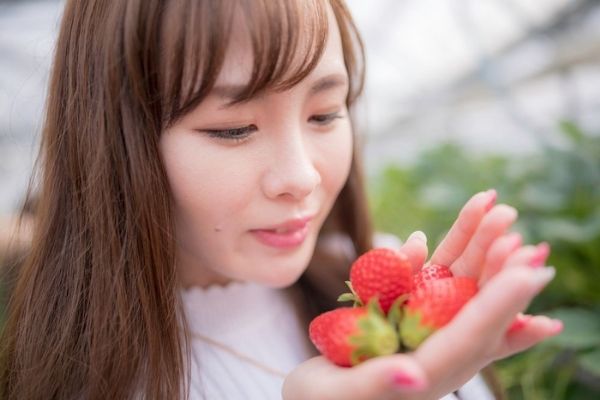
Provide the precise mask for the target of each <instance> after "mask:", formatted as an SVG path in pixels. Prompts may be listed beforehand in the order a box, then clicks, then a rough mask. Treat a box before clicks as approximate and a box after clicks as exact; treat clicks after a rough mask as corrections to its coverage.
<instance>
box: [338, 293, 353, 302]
mask: <svg viewBox="0 0 600 400" xmlns="http://www.w3.org/2000/svg"><path fill="white" fill-rule="evenodd" d="M355 300H356V297H355V296H354V294H352V293H343V294H341V295H340V297H338V299H337V301H340V302H344V301H355Z"/></svg>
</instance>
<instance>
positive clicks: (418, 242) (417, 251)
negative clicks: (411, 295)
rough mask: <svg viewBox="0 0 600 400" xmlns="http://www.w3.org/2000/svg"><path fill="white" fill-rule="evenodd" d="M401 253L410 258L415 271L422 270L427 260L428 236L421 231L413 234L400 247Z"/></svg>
mask: <svg viewBox="0 0 600 400" xmlns="http://www.w3.org/2000/svg"><path fill="white" fill-rule="evenodd" d="M400 251H401V252H402V253H404V254H406V255H407V256H408V259H409V260H410V263H411V264H412V267H413V271H418V270H420V269H421V267H422V266H423V264H424V263H425V260H426V259H427V253H428V249H427V236H425V234H424V233H423V232H421V231H415V232H413V233H412V234H411V235H410V236H409V237H408V239H406V242H404V244H403V245H402V247H400Z"/></svg>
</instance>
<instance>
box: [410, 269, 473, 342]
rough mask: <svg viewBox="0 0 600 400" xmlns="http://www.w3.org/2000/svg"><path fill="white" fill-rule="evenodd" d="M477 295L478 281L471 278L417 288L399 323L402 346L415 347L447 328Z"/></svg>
mask: <svg viewBox="0 0 600 400" xmlns="http://www.w3.org/2000/svg"><path fill="white" fill-rule="evenodd" d="M476 293H477V280H476V279H474V278H469V277H453V278H444V279H438V280H434V281H427V282H425V283H424V284H423V286H422V287H420V288H417V289H416V290H415V291H414V292H413V293H412V294H411V296H410V299H409V300H408V302H407V303H406V305H405V306H404V315H403V318H402V322H401V324H400V336H401V338H402V341H403V343H404V344H405V345H406V346H407V347H408V348H411V349H414V348H416V347H417V346H419V344H421V342H422V341H423V340H425V339H426V338H427V337H428V336H429V335H431V334H432V333H433V332H435V331H436V330H438V329H440V328H441V327H443V326H444V325H446V324H447V323H448V322H450V320H451V319H452V318H454V316H455V315H456V314H457V313H458V311H459V310H460V309H461V308H462V306H463V305H465V303H466V302H467V301H468V300H469V299H471V298H472V297H473V296H475V294H476Z"/></svg>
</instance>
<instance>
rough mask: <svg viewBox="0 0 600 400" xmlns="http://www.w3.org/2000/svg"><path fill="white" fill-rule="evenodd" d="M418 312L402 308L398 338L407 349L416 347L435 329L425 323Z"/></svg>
mask: <svg viewBox="0 0 600 400" xmlns="http://www.w3.org/2000/svg"><path fill="white" fill-rule="evenodd" d="M422 319H423V316H422V315H421V313H420V312H418V311H415V310H411V309H408V308H406V307H405V308H404V315H403V318H402V321H401V322H400V329H399V331H400V338H401V340H402V344H403V345H404V346H406V347H407V348H409V349H416V348H417V347H418V346H419V345H420V344H421V343H422V342H423V341H424V340H425V339H427V338H428V337H429V335H431V334H432V333H433V332H435V331H436V330H437V329H436V328H435V327H433V326H430V325H428V324H425V323H424V322H423V321H422Z"/></svg>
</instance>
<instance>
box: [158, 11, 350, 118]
mask: <svg viewBox="0 0 600 400" xmlns="http://www.w3.org/2000/svg"><path fill="white" fill-rule="evenodd" d="M326 7H327V3H326V2H325V1H322V0H257V1H245V0H219V1H212V0H208V1H198V0H172V1H171V2H170V3H169V4H168V5H167V9H166V12H165V23H164V24H163V25H162V26H163V31H162V34H161V49H162V56H163V60H162V68H161V72H162V74H161V75H162V76H161V79H160V80H161V85H160V86H161V98H162V99H163V113H164V118H163V121H164V123H165V125H167V126H168V125H170V124H172V123H173V122H174V121H175V120H177V119H178V118H179V117H181V116H183V115H185V114H186V113H187V112H189V111H191V110H192V109H194V108H195V107H196V106H197V105H198V104H199V103H200V102H201V101H202V100H203V99H204V98H206V96H207V95H208V94H209V93H210V91H211V90H212V88H213V87H214V85H215V82H216V80H217V77H218V76H219V73H220V71H221V69H222V67H223V62H224V59H225V53H226V51H227V48H228V46H229V43H230V39H231V30H232V27H233V24H234V20H235V19H234V15H236V13H237V15H238V16H240V17H241V20H242V21H244V22H246V24H245V25H246V30H247V34H248V38H249V40H250V43H251V46H252V48H251V52H252V56H253V65H252V71H251V75H250V79H249V80H248V82H247V83H246V85H245V86H244V88H243V90H242V91H241V92H240V93H239V94H238V95H237V96H236V98H235V99H234V100H233V101H232V103H240V102H244V101H247V100H249V99H251V98H252V97H254V96H255V95H257V94H258V93H260V92H262V91H265V90H267V89H270V90H276V91H280V90H286V89H289V88H291V87H292V86H294V85H296V84H297V83H299V82H300V81H302V80H303V79H304V78H305V77H306V76H307V75H308V74H309V73H310V72H311V71H312V70H313V69H314V68H315V67H316V65H317V63H318V62H319V60H320V58H321V55H322V53H323V50H324V48H325V43H326V42H327V34H328V28H329V27H328V19H327V9H326ZM336 17H338V18H339V16H338V15H336ZM235 21H237V20H235Z"/></svg>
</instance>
